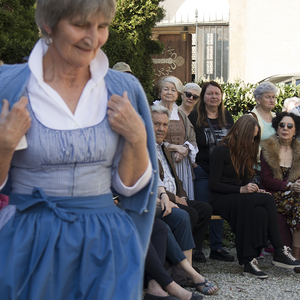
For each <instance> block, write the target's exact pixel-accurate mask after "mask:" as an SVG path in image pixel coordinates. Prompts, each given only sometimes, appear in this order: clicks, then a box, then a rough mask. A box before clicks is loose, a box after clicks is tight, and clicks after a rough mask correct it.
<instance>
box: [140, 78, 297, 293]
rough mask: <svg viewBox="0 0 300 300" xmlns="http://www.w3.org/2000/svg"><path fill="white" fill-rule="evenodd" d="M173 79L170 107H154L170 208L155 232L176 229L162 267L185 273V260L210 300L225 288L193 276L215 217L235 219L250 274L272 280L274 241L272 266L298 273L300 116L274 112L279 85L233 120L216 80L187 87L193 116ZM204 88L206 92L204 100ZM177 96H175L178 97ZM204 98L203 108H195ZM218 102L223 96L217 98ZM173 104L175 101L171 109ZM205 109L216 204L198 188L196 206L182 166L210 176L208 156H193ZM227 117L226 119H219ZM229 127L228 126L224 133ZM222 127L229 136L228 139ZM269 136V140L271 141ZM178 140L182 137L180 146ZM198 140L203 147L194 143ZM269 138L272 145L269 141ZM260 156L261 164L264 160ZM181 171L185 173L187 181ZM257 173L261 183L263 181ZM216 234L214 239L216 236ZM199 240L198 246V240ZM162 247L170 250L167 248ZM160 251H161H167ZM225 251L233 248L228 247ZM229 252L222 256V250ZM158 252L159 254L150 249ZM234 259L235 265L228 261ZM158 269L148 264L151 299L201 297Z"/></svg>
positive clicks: (162, 186) (162, 193) (162, 199)
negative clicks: (266, 255)
mask: <svg viewBox="0 0 300 300" xmlns="http://www.w3.org/2000/svg"><path fill="white" fill-rule="evenodd" d="M167 82H168V84H167V87H166V86H164V87H163V88H165V91H164V93H165V94H166V95H162V96H161V98H163V97H164V99H165V103H162V102H163V100H160V101H156V103H154V104H153V105H152V106H151V107H150V109H151V113H152V120H153V125H154V131H155V136H156V143H157V145H156V146H157V156H158V161H159V177H160V178H159V188H158V200H157V201H158V205H161V208H162V212H161V213H159V214H158V217H157V218H156V221H155V225H154V231H153V235H154V234H155V231H156V229H155V228H156V227H157V224H156V223H157V221H158V220H157V219H160V220H163V221H164V222H165V223H166V224H167V225H168V227H167V228H168V230H166V231H168V233H165V235H167V245H166V246H165V247H166V250H164V252H163V253H165V254H164V255H163V256H162V257H161V262H163V261H164V259H167V260H169V261H171V263H173V264H174V265H177V266H179V267H180V268H182V269H183V270H185V269H184V267H182V265H181V263H182V262H183V261H184V262H185V263H186V265H187V266H188V267H189V270H191V271H189V270H185V271H186V273H187V274H188V276H189V277H190V278H191V279H192V283H193V285H194V286H195V287H196V288H197V290H198V291H200V292H202V293H204V294H207V295H211V294H214V293H215V292H217V291H218V290H219V288H218V287H216V286H215V285H214V284H213V283H211V282H208V281H207V280H206V279H204V278H203V277H202V276H201V275H200V276H201V277H199V275H198V277H197V278H196V279H195V278H194V277H193V276H192V275H191V274H190V272H194V270H193V268H192V261H193V260H194V257H195V256H194V255H191V253H192V248H194V253H195V249H196V251H198V253H199V252H202V242H203V238H204V235H205V232H206V230H207V228H208V225H209V223H210V216H211V214H212V213H214V214H218V215H220V216H221V217H222V218H223V219H224V220H226V221H228V223H229V224H230V226H231V229H232V230H233V232H234V233H235V246H236V251H237V258H238V262H239V264H240V265H243V267H244V268H243V275H245V276H250V277H254V278H260V279H266V278H268V275H267V274H265V273H264V272H263V271H261V270H260V269H259V268H258V265H257V260H256V258H257V257H258V256H259V255H260V253H261V251H262V249H263V248H264V247H266V246H267V245H268V244H269V242H271V244H272V248H273V249H274V256H273V261H272V264H273V265H274V266H276V267H281V268H286V269H294V270H295V272H296V273H297V272H299V271H300V251H299V250H300V247H299V246H300V245H299V241H298V239H299V236H300V235H299V224H300V222H299V221H300V220H299V218H300V217H299V212H300V209H299V204H298V203H299V192H300V180H299V178H300V173H299V171H298V155H300V147H299V146H300V144H299V141H298V139H297V138H296V137H297V135H298V133H299V132H300V131H299V130H300V117H298V116H297V115H296V114H293V113H289V112H287V111H285V112H281V113H277V115H275V114H273V113H272V112H271V110H272V109H273V108H274V106H275V104H276V97H275V95H276V90H274V87H275V86H274V85H273V84H269V83H265V84H261V85H260V86H258V88H257V89H256V91H255V93H254V94H255V98H256V101H257V106H256V107H255V109H254V111H253V112H252V113H251V114H246V115H244V116H242V117H241V118H239V119H238V120H237V121H236V122H235V123H233V122H232V121H231V120H232V118H230V117H231V116H229V113H228V112H227V111H226V110H225V109H224V106H223V105H222V104H221V102H222V101H219V102H218V96H219V95H218V90H219V91H220V92H219V93H220V97H219V98H221V99H222V90H221V87H220V86H219V85H218V84H217V83H216V82H214V81H211V82H209V83H207V84H206V85H204V91H203V89H202V91H201V90H200V89H199V90H198V91H197V88H196V87H195V86H193V84H187V85H186V87H188V88H189V89H191V86H192V87H193V91H192V92H188V93H185V92H184V94H183V95H184V96H183V97H182V105H181V107H182V106H184V105H185V104H186V100H187V98H189V100H190V102H191V101H192V100H196V101H194V102H195V103H194V105H193V108H194V106H195V108H194V110H193V109H191V110H190V111H188V109H186V110H185V109H184V108H186V107H184V108H181V107H177V105H176V104H175V101H176V100H177V95H176V94H177V92H178V87H177V86H176V84H177V79H174V78H172V77H171V78H167ZM275 89H276V87H275ZM200 91H201V95H199V94H200ZM206 93H209V95H208V96H207V95H205V94H206ZM172 94H175V97H174V95H172ZM168 97H169V99H168ZM209 97H210V98H209ZM174 98H175V100H174ZM199 98H200V100H199V103H198V105H195V104H196V102H197V100H198V99H199ZM215 98H216V99H217V100H216V101H215ZM168 101H169V102H170V103H169V105H168ZM201 102H202V103H201ZM166 103H167V104H166ZM201 105H203V106H202V112H203V110H205V111H206V114H205V115H206V116H205V117H204V119H202V122H203V120H207V123H208V124H206V127H205V126H203V127H205V129H206V131H205V130H204V135H205V138H206V143H207V144H209V146H208V147H207V148H208V149H207V150H208V151H207V152H208V154H209V155H210V160H209V170H208V172H207V173H208V180H207V184H208V189H209V193H208V194H209V196H208V198H209V200H208V202H209V204H208V203H206V202H207V201H205V200H204V201H197V200H198V199H199V198H201V197H202V196H203V194H205V193H202V192H201V193H200V194H198V193H197V188H196V187H194V193H191V194H192V195H193V197H194V199H193V200H196V201H193V200H190V199H189V194H188V193H187V192H185V190H184V188H183V186H185V187H188V186H190V183H184V182H185V181H187V180H189V178H190V177H189V176H188V175H187V174H184V171H182V170H184V168H183V167H181V171H180V170H179V171H178V168H177V164H178V163H177V161H179V162H181V161H182V160H183V158H185V157H187V158H188V159H187V162H186V163H185V169H188V172H189V167H190V166H191V167H192V170H194V171H195V169H197V168H199V166H200V168H201V170H200V172H202V173H204V172H205V170H203V168H202V166H201V162H202V161H201V159H202V160H204V159H203V157H204V155H203V153H201V155H202V157H200V158H199V159H197V158H196V157H197V155H198V154H196V157H195V155H194V154H192V155H189V154H190V153H192V152H193V151H200V150H201V146H200V142H199V139H200V138H199V135H200V133H199V131H200V129H199V127H200V126H199V124H198V123H197V122H198V121H199V120H198V119H199V115H200V114H201V113H200V112H199V111H200V109H201ZM167 106H168V108H167ZM214 106H215V107H216V110H218V113H217V114H215V115H214V114H213V112H214V109H213V107H214ZM220 106H221V108H220ZM170 108H171V111H170ZM203 108H204V109H203ZM183 111H185V113H186V114H188V115H189V116H191V118H189V120H187V119H186V118H185V117H184V116H182V112H183ZM222 111H223V120H222ZM174 115H175V117H174ZM219 115H221V117H220V118H219V119H218V117H219ZM269 115H271V118H268V117H269ZM176 116H177V118H178V120H179V122H180V121H181V122H182V123H183V124H184V125H183V126H181V128H180V124H179V126H178V125H177V124H176V122H172V119H175V120H176ZM214 117H216V118H214ZM215 119H217V120H215ZM214 121H215V122H214ZM187 122H191V123H192V124H193V125H194V126H192V125H191V123H188V125H187V124H186V123H187ZM222 122H223V123H222ZM172 123H173V124H172ZM174 123H175V124H174ZM212 123H213V124H214V125H212ZM261 123H262V126H261ZM222 125H223V126H224V127H223V128H222ZM177 126H178V127H179V129H178V131H179V134H178V135H177V136H176V131H177ZM218 126H219V127H221V128H222V129H223V131H225V134H224V132H223V136H222V134H221V133H220V129H219V128H218ZM170 127H171V130H170ZM190 128H193V129H194V130H195V131H196V134H195V135H196V137H195V135H194V136H193V135H192V134H189V135H190V136H192V138H191V137H189V138H187V136H188V135H186V131H187V130H189V129H190ZM184 129H185V131H184ZM180 130H181V131H183V132H184V133H185V134H184V136H185V138H182V137H181V135H182V132H180ZM202 130H203V129H202ZM267 134H268V135H269V136H266V135H267ZM168 135H169V139H168ZM176 138H177V139H178V141H177V144H176ZM201 138H202V137H201ZM210 138H211V139H212V142H211V141H210ZM170 139H171V140H170ZM193 139H194V140H193ZM195 139H196V146H195V143H194V142H195ZM263 139H264V141H262V140H263ZM201 142H202V144H203V143H204V142H203V141H201ZM173 143H174V144H175V146H176V145H177V146H178V147H177V148H176V147H175V146H174V145H172V144H173ZM180 144H182V145H180ZM185 145H187V146H185ZM179 146H183V147H185V148H186V149H187V150H188V151H187V154H185V153H184V152H181V151H183V150H184V149H182V147H179ZM195 148H196V150H195ZM203 148H204V147H203ZM210 148H213V149H210ZM298 149H299V150H298ZM202 152H203V149H202ZM298 152H299V154H298ZM258 157H260V158H261V159H260V160H258V159H257V158H258ZM299 159H300V156H299ZM198 161H199V162H200V163H198ZM299 163H300V160H299ZM298 173H299V174H298ZM178 174H180V175H181V176H180V177H179V175H178ZM257 176H258V177H259V180H258V182H257V183H256V180H257ZM195 177H196V176H194V178H193V179H194V180H196V178H195ZM182 182H183V184H182ZM198 191H199V190H198ZM203 192H204V191H203ZM274 200H275V201H274ZM199 204H202V206H198V205H199ZM203 204H206V205H203ZM178 208H180V209H178ZM176 210H177V211H178V212H177V216H175V215H176V213H175V211H176ZM182 210H186V212H188V213H189V215H190V223H191V224H190V225H191V227H190V229H188V227H189V225H188V224H187V223H189V222H186V221H185V222H184V217H183V216H181V217H180V214H182V215H184V214H183V211H182ZM191 211H193V212H194V214H195V216H196V217H194V218H193V214H192V213H191ZM195 211H196V212H197V214H196V213H195ZM201 213H202V214H201ZM278 213H281V214H282V215H284V216H285V217H286V222H287V224H288V225H289V226H290V230H291V232H292V239H293V243H292V253H291V251H290V248H289V247H287V246H286V245H285V244H284V243H283V240H284V237H282V236H281V234H280V232H281V230H280V228H279V225H278V220H277V215H278ZM172 214H173V215H172ZM197 217H198V219H197ZM185 220H186V218H185ZM180 222H181V223H180ZM179 223H180V224H181V225H180V227H179V226H178V224H179ZM183 224H184V225H183ZM197 229H198V230H197ZM187 230H189V231H190V234H187ZM203 232H204V234H203ZM191 233H192V235H191ZM209 233H210V234H211V231H210V232H209ZM170 236H172V237H170ZM183 236H184V237H185V238H186V239H185V241H182V237H183ZM187 237H189V239H190V241H188V240H187ZM192 238H193V239H194V241H191V240H192ZM165 239H166V238H165ZM172 239H173V242H172ZM174 243H176V244H177V245H178V246H179V249H181V251H180V250H179V251H178V252H177V256H176V251H175V250H174V252H173V254H172V253H170V252H172V250H173V249H176V247H174V246H173V245H174ZM193 243H194V246H193ZM151 244H152V242H151ZM169 245H172V247H170V248H171V249H169ZM160 246H162V245H161V244H160ZM178 246H177V248H178ZM158 248H159V247H157V249H156V251H159V250H158ZM150 249H151V247H150ZM212 251H213V250H212V249H211V254H212V253H213V252H212ZM217 251H218V250H217ZM221 251H225V250H223V249H222V248H221ZM221 251H219V252H220V253H222V252H221ZM150 252H152V251H151V250H149V253H150ZM179 252H180V253H181V255H182V254H184V256H182V258H181V259H182V260H181V261H180V259H179V260H178V259H177V260H176V259H175V260H174V254H175V257H177V258H179V257H181V255H179V254H178V253H179ZM149 253H148V257H149V255H150V254H149ZM226 254H228V253H225V255H226ZM152 255H153V253H152ZM228 255H229V254H228ZM148 257H147V259H148ZM220 259H222V257H220ZM224 260H225V259H224ZM196 261H197V260H196ZM227 261H231V260H230V259H228V260H227ZM150 265H151V269H148V267H147V266H148V264H147V261H146V274H147V276H146V278H147V279H148V293H147V294H146V296H145V299H174V297H177V298H179V299H197V298H193V297H195V294H192V295H191V294H190V295H186V296H187V297H185V296H183V295H182V294H181V292H180V291H178V287H177V288H175V286H176V283H175V282H174V281H172V284H170V283H169V282H170V280H171V279H170V278H169V281H166V282H164V281H163V280H162V278H163V275H162V274H161V273H160V275H157V274H155V272H154V273H151V272H153V270H156V271H157V269H156V266H157V265H158V264H156V265H153V264H150ZM196 274H197V272H196ZM199 280H200V281H199ZM167 283H169V284H167ZM197 283H198V284H197ZM165 291H167V292H168V293H169V295H168V294H167V293H166V292H165ZM153 296H155V297H153ZM156 297H160V298H156Z"/></svg>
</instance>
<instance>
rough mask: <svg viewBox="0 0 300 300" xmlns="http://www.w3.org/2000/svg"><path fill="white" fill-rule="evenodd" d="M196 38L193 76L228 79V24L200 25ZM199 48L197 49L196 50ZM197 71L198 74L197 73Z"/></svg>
mask: <svg viewBox="0 0 300 300" xmlns="http://www.w3.org/2000/svg"><path fill="white" fill-rule="evenodd" d="M194 36H195V37H193V41H194V39H195V42H194V43H195V46H193V47H194V48H195V60H194V58H193V56H192V64H194V66H195V67H194V68H193V65H192V70H193V71H194V75H193V77H195V76H196V75H197V76H196V77H197V79H199V78H201V77H205V78H209V79H210V80H213V79H216V78H219V79H222V80H223V81H224V82H226V81H227V80H228V55H229V53H228V50H229V49H228V47H229V43H228V42H229V28H228V26H213V25H212V26H198V27H197V30H196V34H195V35H194ZM196 49H197V50H196ZM196 73H197V74H196Z"/></svg>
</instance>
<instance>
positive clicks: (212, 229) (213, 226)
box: [194, 166, 224, 250]
mask: <svg viewBox="0 0 300 300" xmlns="http://www.w3.org/2000/svg"><path fill="white" fill-rule="evenodd" d="M194 173H195V180H194V192H195V200H196V201H203V202H208V201H209V188H208V176H209V175H208V173H206V172H205V171H204V170H203V169H202V167H200V166H198V167H197V168H195V169H194ZM223 225H224V220H211V221H210V223H209V243H210V249H211V250H219V249H221V248H222V234H223Z"/></svg>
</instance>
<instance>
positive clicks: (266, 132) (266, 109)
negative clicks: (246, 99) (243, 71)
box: [252, 82, 277, 141]
mask: <svg viewBox="0 0 300 300" xmlns="http://www.w3.org/2000/svg"><path fill="white" fill-rule="evenodd" d="M276 93H277V88H276V86H275V85H274V84H273V83H271V82H263V83H261V84H260V85H259V86H258V87H256V89H255V90H254V92H253V96H254V98H255V101H256V106H255V107H254V108H253V110H252V112H253V113H254V114H255V115H256V117H257V120H258V124H259V126H260V129H261V140H262V141H263V140H265V139H267V138H268V137H269V136H270V135H272V134H274V133H275V131H274V128H273V127H272V119H273V118H274V117H275V113H273V112H272V109H273V108H274V107H275V105H276Z"/></svg>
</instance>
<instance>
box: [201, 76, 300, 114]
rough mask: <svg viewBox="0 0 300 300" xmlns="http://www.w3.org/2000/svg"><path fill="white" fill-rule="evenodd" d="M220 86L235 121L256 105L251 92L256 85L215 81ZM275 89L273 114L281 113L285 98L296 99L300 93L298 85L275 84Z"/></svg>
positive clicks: (240, 81)
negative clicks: (275, 98) (275, 100)
mask: <svg viewBox="0 0 300 300" xmlns="http://www.w3.org/2000/svg"><path fill="white" fill-rule="evenodd" d="M206 81H207V80H203V79H202V80H200V82H198V84H199V85H200V86H202V85H203V83H204V82H206ZM216 81H218V82H219V83H220V85H221V86H222V89H223V91H224V94H223V100H224V105H225V107H226V109H227V110H228V111H229V112H230V113H231V115H232V116H233V119H234V120H237V119H238V118H239V117H240V116H242V115H243V114H245V113H246V112H247V111H248V110H252V109H253V107H254V106H255V105H256V101H255V99H254V97H253V91H254V89H255V88H256V87H257V86H258V83H257V84H251V83H245V82H244V81H242V80H236V81H234V82H233V83H229V82H227V83H223V82H220V81H219V80H216ZM276 87H277V104H276V106H275V108H274V109H273V111H274V112H276V111H278V110H279V111H281V109H282V106H283V101H284V100H285V99H286V98H291V97H294V96H296V97H298V95H299V91H300V85H298V86H296V85H295V83H292V84H290V85H289V84H283V83H280V84H276Z"/></svg>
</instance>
